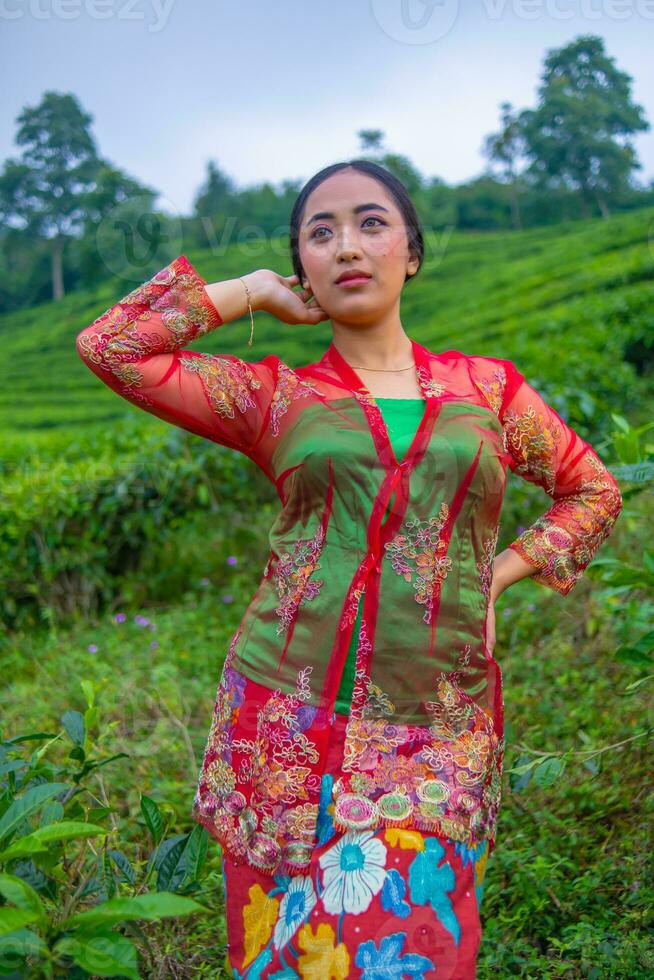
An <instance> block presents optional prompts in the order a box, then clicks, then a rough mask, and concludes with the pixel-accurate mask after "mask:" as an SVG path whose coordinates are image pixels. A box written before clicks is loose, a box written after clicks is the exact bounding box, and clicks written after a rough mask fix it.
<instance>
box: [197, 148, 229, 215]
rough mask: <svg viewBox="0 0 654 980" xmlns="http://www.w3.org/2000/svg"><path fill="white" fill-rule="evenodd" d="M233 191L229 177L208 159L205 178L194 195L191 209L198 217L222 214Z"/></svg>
mask: <svg viewBox="0 0 654 980" xmlns="http://www.w3.org/2000/svg"><path fill="white" fill-rule="evenodd" d="M235 193H236V187H235V185H234V181H233V180H232V179H231V177H228V176H227V174H224V173H223V172H222V170H220V168H219V167H218V165H217V164H215V163H214V162H213V160H209V163H208V165H207V179H206V180H205V182H204V184H203V185H202V187H201V188H200V190H199V191H198V193H197V194H196V196H195V200H194V202H193V209H194V211H195V213H196V215H197V216H198V217H212V216H213V215H216V214H222V213H223V212H224V211H225V209H226V205H227V202H228V201H229V199H230V198H231V197H233V195H234V194H235Z"/></svg>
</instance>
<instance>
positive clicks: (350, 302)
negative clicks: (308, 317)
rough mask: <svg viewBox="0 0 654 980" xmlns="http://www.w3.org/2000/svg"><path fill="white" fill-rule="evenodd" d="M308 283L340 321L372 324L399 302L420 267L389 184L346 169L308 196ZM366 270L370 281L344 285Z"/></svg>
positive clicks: (303, 235) (304, 233)
mask: <svg viewBox="0 0 654 980" xmlns="http://www.w3.org/2000/svg"><path fill="white" fill-rule="evenodd" d="M299 231H300V234H299V251H300V261H301V262H302V268H303V270H304V279H303V282H302V285H303V286H305V288H309V287H310V288H311V289H312V290H313V294H314V296H315V298H316V300H317V301H318V304H319V306H320V307H321V308H322V309H323V310H324V311H325V313H327V314H328V315H329V317H330V318H331V319H332V320H334V321H338V322H339V323H356V324H365V323H372V322H374V321H375V320H377V319H379V317H380V316H383V315H384V314H385V313H387V312H388V311H389V310H390V309H391V308H392V307H393V306H395V305H396V304H397V302H398V299H399V296H400V293H401V291H402V287H403V286H404V277H405V275H406V274H407V273H410V274H413V273H415V272H416V271H417V270H418V265H419V262H418V258H417V257H416V256H411V255H410V254H409V249H408V236H407V230H406V227H405V224H404V219H403V216H402V212H401V211H400V209H399V208H398V206H397V204H396V203H395V201H394V199H393V198H392V196H391V195H390V194H389V193H388V192H387V190H386V188H385V187H384V185H383V184H381V183H380V182H379V181H378V180H375V178H374V177H370V176H369V175H368V174H364V173H361V172H360V171H358V170H340V171H338V172H337V173H335V174H332V175H331V177H328V178H327V179H326V180H324V181H323V182H322V184H320V186H319V187H316V188H315V190H313V191H312V192H311V194H310V195H309V197H308V198H307V201H306V205H305V208H304V214H303V216H302V220H301V223H300V230H299ZM351 269H360V270H361V271H363V272H365V273H367V274H368V276H369V278H368V279H366V280H365V282H359V283H352V285H350V286H348V285H345V286H343V285H339V284H338V283H337V281H336V280H337V279H338V277H339V276H340V275H342V273H343V272H345V271H346V270H351Z"/></svg>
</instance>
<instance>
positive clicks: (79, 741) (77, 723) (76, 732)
mask: <svg viewBox="0 0 654 980" xmlns="http://www.w3.org/2000/svg"><path fill="white" fill-rule="evenodd" d="M61 724H62V725H63V726H64V730H65V731H66V734H67V735H68V736H69V738H71V739H72V741H73V742H75V744H76V745H79V747H80V748H82V749H83V748H84V737H85V728H84V716H83V715H81V714H80V713H79V711H64V713H63V715H62V716H61Z"/></svg>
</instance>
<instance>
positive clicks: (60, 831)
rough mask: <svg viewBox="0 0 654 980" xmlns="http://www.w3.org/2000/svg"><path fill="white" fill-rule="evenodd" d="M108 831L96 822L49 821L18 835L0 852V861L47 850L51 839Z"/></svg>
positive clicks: (95, 834) (89, 835) (63, 838)
mask: <svg viewBox="0 0 654 980" xmlns="http://www.w3.org/2000/svg"><path fill="white" fill-rule="evenodd" d="M109 833H111V831H109V830H107V829H106V828H105V827H100V826H98V824H94V823H85V822H84V821H83V820H62V821H61V822H60V823H51V824H49V825H48V826H47V827H39V828H38V830H35V831H34V832H33V833H31V834H26V835H25V836H24V837H19V838H18V840H15V841H14V842H13V844H10V846H9V847H8V848H7V849H6V850H5V851H2V853H0V861H13V860H14V859H15V858H17V857H25V856H26V855H29V854H33V853H40V852H43V851H47V850H48V848H47V846H46V845H47V844H49V843H50V842H51V841H53V840H71V839H72V838H76V839H83V838H85V837H97V836H98V835H100V834H104V835H105V836H106V835H107V834H109Z"/></svg>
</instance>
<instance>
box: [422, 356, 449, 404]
mask: <svg viewBox="0 0 654 980" xmlns="http://www.w3.org/2000/svg"><path fill="white" fill-rule="evenodd" d="M416 375H417V378H418V383H419V384H420V387H421V388H422V389H423V391H424V392H425V393H426V394H428V395H434V396H435V397H436V398H438V397H439V396H440V395H442V394H443V392H444V391H445V389H446V386H445V385H444V384H441V383H440V382H439V381H436V380H435V379H434V378H432V377H431V375H430V374H429V373H428V371H427V368H426V367H425V366H424V365H422V364H421V365H420V367H419V368H417V369H416Z"/></svg>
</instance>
